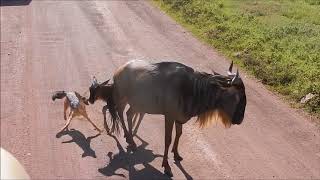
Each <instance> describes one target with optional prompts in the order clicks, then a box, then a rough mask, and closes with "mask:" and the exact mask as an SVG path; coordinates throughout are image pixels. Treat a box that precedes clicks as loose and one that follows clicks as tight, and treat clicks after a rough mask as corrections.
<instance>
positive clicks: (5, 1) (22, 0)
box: [0, 0, 31, 6]
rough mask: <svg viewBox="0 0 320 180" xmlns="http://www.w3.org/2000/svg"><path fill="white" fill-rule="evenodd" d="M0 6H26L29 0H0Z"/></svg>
mask: <svg viewBox="0 0 320 180" xmlns="http://www.w3.org/2000/svg"><path fill="white" fill-rule="evenodd" d="M0 1H1V2H0V6H26V5H29V4H30V2H31V0H0Z"/></svg>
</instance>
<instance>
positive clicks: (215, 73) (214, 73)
mask: <svg viewBox="0 0 320 180" xmlns="http://www.w3.org/2000/svg"><path fill="white" fill-rule="evenodd" d="M211 71H212V73H213V75H219V73H217V72H215V71H214V70H213V69H211Z"/></svg>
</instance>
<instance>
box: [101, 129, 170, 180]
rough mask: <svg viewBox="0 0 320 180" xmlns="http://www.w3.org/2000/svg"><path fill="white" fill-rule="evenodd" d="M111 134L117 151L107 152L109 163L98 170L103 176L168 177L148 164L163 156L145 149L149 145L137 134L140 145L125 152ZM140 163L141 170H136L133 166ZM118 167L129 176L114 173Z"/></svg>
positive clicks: (131, 177) (130, 177)
mask: <svg viewBox="0 0 320 180" xmlns="http://www.w3.org/2000/svg"><path fill="white" fill-rule="evenodd" d="M109 136H111V137H112V138H113V139H114V140H115V141H116V143H117V146H118V149H119V153H118V154H115V155H113V153H112V152H109V153H108V158H109V164H108V165H107V166H106V167H103V168H100V169H99V170H98V171H99V172H100V173H101V174H103V175H105V176H113V175H116V176H120V177H124V178H127V179H170V178H169V177H167V176H166V175H164V174H163V173H162V172H160V171H159V170H157V169H156V168H155V167H153V166H152V165H150V164H149V163H151V162H152V161H153V160H154V159H155V158H158V157H163V156H162V155H159V154H154V153H153V151H152V150H149V149H146V147H147V146H148V145H149V144H148V143H147V142H145V141H144V140H143V139H141V138H140V137H139V136H137V135H135V137H136V138H138V139H139V140H140V141H141V143H142V144H141V145H140V146H138V147H137V150H136V151H135V152H134V153H131V152H130V151H129V152H125V150H124V149H123V147H122V146H121V144H120V143H119V141H118V139H117V138H116V137H115V136H113V135H109ZM137 165H139V166H140V165H142V166H143V168H142V169H141V170H137V169H136V168H135V166H137ZM118 169H125V170H127V171H128V172H129V177H125V175H123V174H119V173H116V171H117V170H118Z"/></svg>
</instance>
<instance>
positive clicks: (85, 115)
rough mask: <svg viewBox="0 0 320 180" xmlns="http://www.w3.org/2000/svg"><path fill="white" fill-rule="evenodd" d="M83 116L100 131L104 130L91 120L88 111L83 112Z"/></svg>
mask: <svg viewBox="0 0 320 180" xmlns="http://www.w3.org/2000/svg"><path fill="white" fill-rule="evenodd" d="M83 116H84V117H85V118H86V119H87V120H88V121H89V122H90V123H91V124H92V126H93V127H94V128H95V129H96V130H98V131H99V133H101V132H102V130H100V129H99V128H98V127H97V126H96V125H95V124H94V123H93V122H92V121H91V119H90V118H89V117H88V114H87V112H84V113H83Z"/></svg>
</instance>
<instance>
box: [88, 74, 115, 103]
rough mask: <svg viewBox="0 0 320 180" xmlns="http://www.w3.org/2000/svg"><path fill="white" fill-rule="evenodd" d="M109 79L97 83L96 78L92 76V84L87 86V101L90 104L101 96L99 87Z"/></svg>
mask: <svg viewBox="0 0 320 180" xmlns="http://www.w3.org/2000/svg"><path fill="white" fill-rule="evenodd" d="M109 80H110V79H109ZM109 80H107V81H105V82H103V83H101V84H99V83H98V81H97V79H96V78H95V77H93V80H92V84H91V86H90V87H89V91H90V97H89V102H90V103H91V104H93V103H94V102H95V101H96V100H97V99H98V98H99V97H100V96H101V87H102V86H105V85H107V84H108V82H109Z"/></svg>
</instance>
